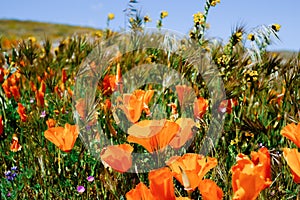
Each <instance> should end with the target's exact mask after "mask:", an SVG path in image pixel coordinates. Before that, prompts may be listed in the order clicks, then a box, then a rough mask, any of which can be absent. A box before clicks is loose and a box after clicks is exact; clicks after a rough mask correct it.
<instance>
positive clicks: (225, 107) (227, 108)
mask: <svg viewBox="0 0 300 200" xmlns="http://www.w3.org/2000/svg"><path fill="white" fill-rule="evenodd" d="M237 105H238V102H237V100H236V99H228V100H223V101H221V103H220V105H219V107H218V111H219V112H221V113H225V112H227V113H228V114H230V113H231V112H232V109H233V107H234V106H237Z"/></svg>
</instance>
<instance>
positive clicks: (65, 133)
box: [44, 123, 79, 152]
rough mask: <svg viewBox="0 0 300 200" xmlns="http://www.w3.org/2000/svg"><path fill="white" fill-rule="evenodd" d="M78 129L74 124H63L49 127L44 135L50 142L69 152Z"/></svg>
mask: <svg viewBox="0 0 300 200" xmlns="http://www.w3.org/2000/svg"><path fill="white" fill-rule="evenodd" d="M78 134H79V131H78V127H77V126H76V125H70V124H68V123H67V124H65V127H55V128H49V129H48V130H46V131H45V133H44V135H45V138H47V139H48V140H49V141H50V142H52V143H53V144H55V145H56V146H57V147H58V148H59V149H61V150H62V151H64V152H70V151H71V150H72V148H73V146H74V144H75V142H76V139H77V137H78Z"/></svg>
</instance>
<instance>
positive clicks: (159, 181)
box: [148, 167, 175, 200]
mask: <svg viewBox="0 0 300 200" xmlns="http://www.w3.org/2000/svg"><path fill="white" fill-rule="evenodd" d="M148 178H149V185H150V191H151V193H152V194H153V195H154V196H155V197H156V198H157V199H164V200H169V199H170V200H171V199H172V200H173V199H175V191H174V185H173V176H172V172H171V171H170V170H169V168H167V167H163V168H160V169H156V170H152V171H150V172H149V174H148Z"/></svg>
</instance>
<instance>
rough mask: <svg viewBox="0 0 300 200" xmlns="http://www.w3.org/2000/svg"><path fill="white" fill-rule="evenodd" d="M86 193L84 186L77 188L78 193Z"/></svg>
mask: <svg viewBox="0 0 300 200" xmlns="http://www.w3.org/2000/svg"><path fill="white" fill-rule="evenodd" d="M84 191H85V188H84V187H83V186H82V185H79V186H77V192H78V193H80V194H82V193H84Z"/></svg>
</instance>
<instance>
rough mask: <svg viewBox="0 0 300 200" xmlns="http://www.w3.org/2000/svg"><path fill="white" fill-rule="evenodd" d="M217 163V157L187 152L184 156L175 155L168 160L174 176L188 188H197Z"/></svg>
mask: <svg viewBox="0 0 300 200" xmlns="http://www.w3.org/2000/svg"><path fill="white" fill-rule="evenodd" d="M217 164H218V161H217V159H216V158H211V157H207V158H205V157H204V156H203V155H200V154H195V153H187V154H184V155H183V156H182V157H179V156H174V157H172V158H171V159H170V160H169V161H168V162H167V165H168V166H169V167H170V168H171V170H172V172H173V175H174V177H175V178H176V179H177V180H178V181H179V182H180V183H181V184H182V185H183V186H184V187H185V189H186V190H195V188H196V187H198V185H199V184H200V181H201V180H202V178H203V177H204V176H205V174H206V173H207V172H208V171H209V170H211V169H212V168H214V167H215V166H216V165H217Z"/></svg>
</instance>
